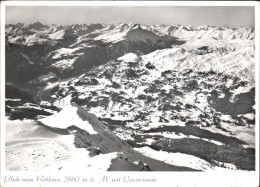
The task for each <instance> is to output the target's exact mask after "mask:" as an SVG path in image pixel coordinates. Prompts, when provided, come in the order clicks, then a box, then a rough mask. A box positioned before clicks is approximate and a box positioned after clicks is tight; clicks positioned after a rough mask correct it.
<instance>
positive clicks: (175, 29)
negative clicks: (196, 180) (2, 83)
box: [5, 22, 259, 172]
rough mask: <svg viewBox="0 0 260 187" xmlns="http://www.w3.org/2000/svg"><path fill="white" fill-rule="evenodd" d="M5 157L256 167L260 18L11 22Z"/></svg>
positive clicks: (10, 160) (110, 164)
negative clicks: (234, 21)
mask: <svg viewBox="0 0 260 187" xmlns="http://www.w3.org/2000/svg"><path fill="white" fill-rule="evenodd" d="M5 34H6V37H5V47H6V101H5V103H6V119H5V122H6V123H5V125H6V128H5V129H6V137H5V138H6V141H5V152H6V160H5V164H6V169H7V170H10V171H26V170H28V171H59V170H60V171H72V170H77V171H197V170H199V171H225V172H226V171H231V170H243V171H245V170H247V171H253V170H255V126H256V125H258V124H256V120H255V114H256V112H259V111H256V108H255V30H254V28H253V27H216V26H208V25H205V26H199V27H192V26H189V27H185V26H180V25H170V26H167V25H150V26H147V25H142V24H134V23H120V24H113V25H106V24H98V23H97V24H74V25H66V26H64V25H44V24H42V23H40V22H36V23H33V24H22V23H18V24H9V25H6V28H5Z"/></svg>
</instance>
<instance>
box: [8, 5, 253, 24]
mask: <svg viewBox="0 0 260 187" xmlns="http://www.w3.org/2000/svg"><path fill="white" fill-rule="evenodd" d="M36 21H40V22H41V23H43V24H62V25H68V24H76V23H107V24H110V23H120V22H125V23H130V22H131V23H142V24H146V25H152V24H166V25H176V24H180V25H184V26H188V25H194V26H198V25H215V26H224V25H227V26H254V7H217V6H213V7H212V6H211V7H205V6H204V7H203V6H197V7H183V6H182V7H177V6H167V7H158V6H157V7H156V6H144V7H140V6H139V7H130V6H128V7H118V6H117V7H116V6H114V7H109V6H108V7H97V6H94V7H93V6H92V7H91V6H88V7H86V6H85V7H83V6H81V7H79V6H7V7H6V23H7V24H9V23H18V22H22V23H33V22H36Z"/></svg>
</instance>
